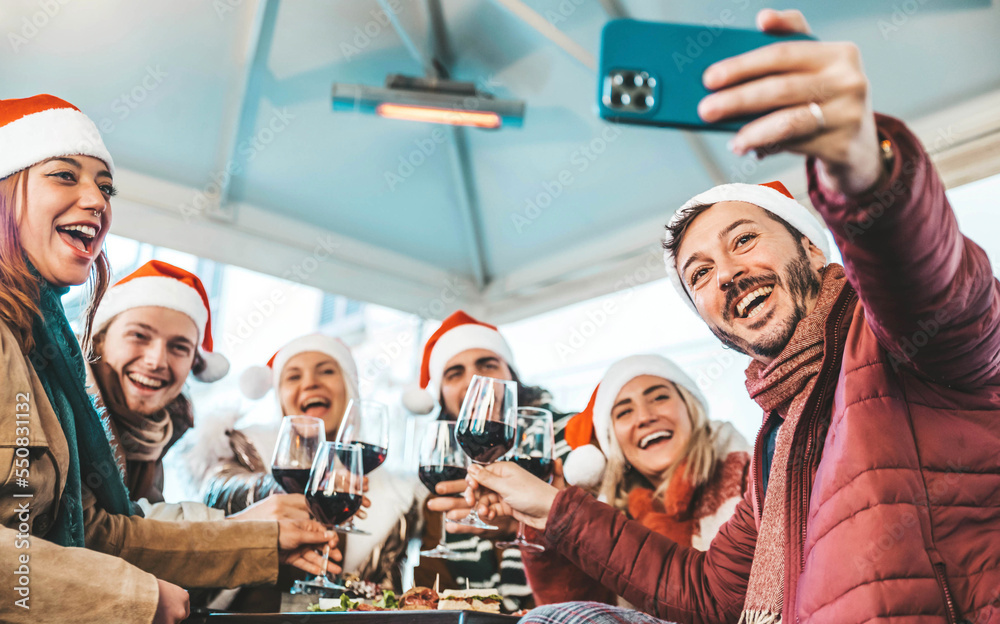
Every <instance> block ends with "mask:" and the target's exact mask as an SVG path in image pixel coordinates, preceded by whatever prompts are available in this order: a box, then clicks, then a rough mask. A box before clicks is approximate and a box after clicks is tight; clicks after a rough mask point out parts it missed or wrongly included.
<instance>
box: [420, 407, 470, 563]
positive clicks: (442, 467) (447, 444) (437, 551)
mask: <svg viewBox="0 0 1000 624" xmlns="http://www.w3.org/2000/svg"><path fill="white" fill-rule="evenodd" d="M468 461H469V459H468V457H466V456H465V453H463V452H462V449H461V448H459V446H458V442H456V440H455V423H451V422H448V421H444V420H438V421H434V422H433V423H431V424H430V426H429V427H428V429H427V432H426V433H425V436H424V439H423V442H422V443H421V445H420V470H419V476H420V481H421V482H422V483H423V484H424V485H425V486H426V487H427V489H428V490H430V491H431V494H436V493H437V486H438V485H439V484H441V483H447V482H454V481H462V482H464V480H465V476H466V474H467V472H466V465H467V464H468ZM446 522H447V518H446V515H445V514H444V513H442V514H441V539H440V540H439V541H438V545H437V546H436V547H435V548H433V549H431V550H422V551H420V556H421V557H436V558H441V559H451V558H454V557H455V555H456V554H457V553H455V551H453V550H452V549H451V548H449V547H448V545H447V544H446V543H445V533H446V531H445V524H446Z"/></svg>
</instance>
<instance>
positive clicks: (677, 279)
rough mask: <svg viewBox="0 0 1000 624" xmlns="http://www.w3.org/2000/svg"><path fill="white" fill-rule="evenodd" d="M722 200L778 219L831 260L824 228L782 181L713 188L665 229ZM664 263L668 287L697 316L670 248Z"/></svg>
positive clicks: (679, 212)
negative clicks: (750, 207)
mask: <svg viewBox="0 0 1000 624" xmlns="http://www.w3.org/2000/svg"><path fill="white" fill-rule="evenodd" d="M724 201H740V202H746V203H748V204H753V205H755V206H760V207H761V208H763V209H764V210H767V211H770V212H771V213H773V214H775V215H777V216H779V217H781V218H782V219H784V220H785V221H787V222H788V223H789V224H790V225H791V226H792V227H794V228H795V229H796V230H798V231H799V232H801V233H802V235H803V236H805V237H806V238H808V239H809V241H810V242H812V244H813V245H816V247H818V248H819V250H820V251H822V252H823V255H824V256H825V257H826V259H827V262H829V261H830V241H829V238H828V237H827V235H826V227H824V225H823V223H822V222H820V220H819V219H817V218H816V217H815V216H814V215H813V213H811V212H810V211H809V209H808V208H806V207H805V206H803V205H802V204H800V203H799V202H797V201H795V198H794V197H792V194H791V193H789V192H788V189H786V188H785V185H784V184H782V183H781V182H767V183H765V184H738V183H733V184H722V185H720V186H716V187H715V188H711V189H709V190H707V191H705V192H704V193H699V194H698V195H695V196H694V197H692V198H691V199H689V200H688V201H687V202H685V204H684V205H683V206H681V207H680V208H678V209H677V210H676V212H674V214H673V216H672V217H671V218H670V222H669V223H668V224H667V227H668V228H670V227H673V226H674V225H675V224H676V223H678V222H680V221H681V220H682V219H684V218H685V217H686V216H687V214H688V212H690V211H691V210H695V209H697V208H701V207H702V206H711V205H713V204H717V203H719V202H724ZM665 240H666V242H670V232H669V230H668V231H667V234H666V236H665ZM663 262H664V264H666V267H667V277H668V278H670V283H671V285H673V287H674V289H675V290H676V291H677V292H678V293H679V294H680V296H681V299H683V300H684V302H685V303H686V304H687V305H688V307H690V308H691V309H692V310H694V312H695V314H697V313H698V310H697V309H696V308H695V306H694V302H693V301H691V295H690V293H688V291H687V288H685V287H684V282H683V280H682V279H681V275H680V273H678V272H677V259H676V258H674V255H673V254H672V253H671V252H670V250H669V249H666V250H664V252H663Z"/></svg>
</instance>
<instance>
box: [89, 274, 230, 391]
mask: <svg viewBox="0 0 1000 624" xmlns="http://www.w3.org/2000/svg"><path fill="white" fill-rule="evenodd" d="M144 307H159V308H167V309H169V310H176V311H178V312H181V313H183V314H186V315H188V316H189V317H190V318H191V320H192V321H194V324H195V326H196V327H197V328H198V343H199V345H200V346H199V347H198V354H199V355H200V356H201V358H202V359H203V360H204V361H205V369H204V370H202V371H201V372H200V373H196V374H195V378H196V379H198V380H200V381H205V382H212V381H218V380H219V379H222V378H223V377H225V376H226V373H228V372H229V360H227V359H226V356H224V355H222V354H221V353H215V352H214V351H213V350H212V314H211V311H210V308H209V305H208V294H207V293H206V292H205V287H204V286H203V285H202V283H201V280H200V279H198V276H197V275H195V274H194V273H191V272H189V271H185V270H184V269H182V268H180V267H176V266H174V265H172V264H169V263H167V262H161V261H159V260H150V261H149V262H147V263H146V264H144V265H142V266H141V267H139V268H138V269H136V270H135V271H133V272H132V273H131V274H129V275H128V276H126V277H124V278H122V279H121V280H120V281H119V282H118V283H117V284H115V285H114V286H112V287H111V288H109V289H108V291H107V292H106V293H105V294H104V298H102V299H101V304H100V305H99V306H98V308H97V312H96V313H95V314H94V331H95V332H99V331H101V329H103V328H104V327H105V326H107V325H108V323H110V322H111V321H112V319H114V318H115V317H116V316H118V315H119V314H121V313H122V312H124V311H126V310H131V309H133V308H144Z"/></svg>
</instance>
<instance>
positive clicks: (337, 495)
mask: <svg viewBox="0 0 1000 624" xmlns="http://www.w3.org/2000/svg"><path fill="white" fill-rule="evenodd" d="M364 479H365V476H364V471H363V470H362V469H361V446H360V445H358V444H342V443H340V442H324V443H323V444H322V445H321V446H320V448H319V450H318V451H317V452H316V459H315V460H313V466H312V470H311V471H310V473H309V482H308V483H307V485H306V492H305V494H306V502H307V503H308V505H309V510H310V511H311V512H312V514H313V515H314V516H316V518H317V519H318V520H319V521H320V522H322V523H323V524H325V525H326V526H328V527H330V528H333V529H338V530H340V529H341V524H340V523H342V522H344V521H346V520H348V519H350V518H351V517H352V516H353V515H354V514H355V513H357V511H358V509H360V508H361V501H362V500H363V499H364ZM329 556H330V549H329V547H327V548H324V550H323V566H322V570H323V574H322V575H320V576H318V577H316V578H314V579H312V580H307V581H305V580H298V581H295V583H294V584H293V590H292V593H313V592H314V591H325V590H343V589H344V588H345V587H344V585H343V584H342V583H339V582H337V583H333V582H331V581H330V580H329V579H328V578H327V577H326V569H327V563H328V561H329Z"/></svg>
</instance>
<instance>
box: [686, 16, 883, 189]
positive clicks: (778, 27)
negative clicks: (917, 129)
mask: <svg viewBox="0 0 1000 624" xmlns="http://www.w3.org/2000/svg"><path fill="white" fill-rule="evenodd" d="M757 25H758V27H759V28H760V29H761V30H763V31H765V32H768V33H790V32H796V33H808V32H809V25H808V24H807V23H806V20H805V18H804V17H803V15H802V13H800V12H799V11H794V10H793V11H774V10H771V9H765V10H763V11H761V12H760V13H759V14H758V15H757ZM702 79H703V81H704V84H705V87H707V88H708V89H711V90H712V91H715V93H713V94H711V95H709V96H707V97H705V98H704V99H703V100H702V101H701V103H700V104H699V106H698V114H699V115H700V116H701V118H702V119H704V120H705V121H707V122H717V121H722V120H725V119H730V118H736V117H742V116H746V115H759V114H761V113H766V114H764V115H763V116H762V117H760V118H758V119H755V120H753V121H750V122H749V123H747V124H746V125H745V126H743V128H742V129H740V130H739V132H737V134H736V136H735V137H734V138H733V139H732V142H731V143H730V146H731V149H732V150H733V151H734V152H735V153H737V154H746V153H748V152H750V151H751V150H754V151H757V152H758V153H767V154H770V153H775V152H778V151H788V152H793V153H796V154H802V155H804V156H813V157H815V158H817V159H818V160H819V165H820V166H819V171H820V176H821V182H822V183H823V184H824V185H825V186H827V187H828V188H829V189H830V190H836V191H839V192H841V193H843V194H845V195H856V194H860V193H863V192H865V191H867V190H869V189H871V188H872V187H873V186H874V185H875V184H876V183H877V182H878V180H879V178H880V177H881V175H882V170H883V167H882V158H881V152H880V149H879V143H878V134H877V132H876V129H875V114H874V112H873V110H872V106H871V100H870V98H869V93H868V79H867V77H866V76H865V73H864V69H863V68H862V65H861V54H860V52H859V51H858V48H857V46H855V45H854V44H852V43H827V42H820V41H788V42H781V43H775V44H771V45H769V46H765V47H762V48H758V49H756V50H752V51H750V52H746V53H744V54H740V55H738V56H734V57H732V58H729V59H725V60H722V61H719V62H717V63H714V64H713V65H711V66H709V68H708V69H707V70H706V71H705V73H704V74H703V76H702ZM768 111H771V112H768Z"/></svg>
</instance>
